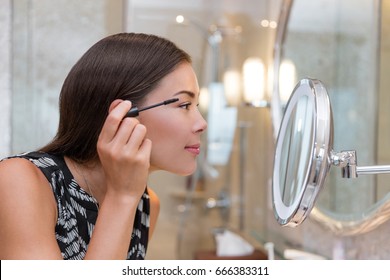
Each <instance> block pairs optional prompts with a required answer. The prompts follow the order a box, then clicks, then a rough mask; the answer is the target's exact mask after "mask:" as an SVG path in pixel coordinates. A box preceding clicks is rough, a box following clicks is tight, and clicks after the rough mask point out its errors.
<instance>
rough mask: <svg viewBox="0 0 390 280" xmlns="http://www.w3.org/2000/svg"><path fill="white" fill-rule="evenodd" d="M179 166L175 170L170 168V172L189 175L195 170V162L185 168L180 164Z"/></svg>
mask: <svg viewBox="0 0 390 280" xmlns="http://www.w3.org/2000/svg"><path fill="white" fill-rule="evenodd" d="M181 167H182V168H180V169H176V170H172V171H171V172H172V173H175V174H177V175H181V176H189V175H192V174H194V173H195V171H196V164H194V165H193V166H191V167H188V168H186V169H184V168H183V167H184V166H181Z"/></svg>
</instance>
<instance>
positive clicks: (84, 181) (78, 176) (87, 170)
mask: <svg viewBox="0 0 390 280" xmlns="http://www.w3.org/2000/svg"><path fill="white" fill-rule="evenodd" d="M65 162H66V164H67V166H68V168H69V170H70V171H71V173H72V175H73V177H74V179H75V180H76V182H77V184H78V185H79V186H80V187H81V188H82V189H83V190H84V191H86V192H87V193H89V194H90V195H91V196H92V197H94V198H95V199H96V200H97V202H98V203H99V204H101V202H102V201H103V198H104V195H105V193H106V189H105V185H104V184H102V182H105V178H104V172H103V170H102V167H101V165H100V163H96V162H93V163H83V164H81V163H77V162H76V161H74V160H72V159H70V158H68V157H65Z"/></svg>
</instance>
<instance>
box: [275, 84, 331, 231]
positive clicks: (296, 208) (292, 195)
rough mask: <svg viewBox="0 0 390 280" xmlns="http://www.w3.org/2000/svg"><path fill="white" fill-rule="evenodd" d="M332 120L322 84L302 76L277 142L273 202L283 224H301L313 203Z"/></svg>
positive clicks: (325, 164) (324, 167)
mask: <svg viewBox="0 0 390 280" xmlns="http://www.w3.org/2000/svg"><path fill="white" fill-rule="evenodd" d="M331 123H332V114H331V109H330V105H329V100H328V95H327V93H326V90H325V88H324V87H323V85H322V83H321V82H320V81H317V80H312V79H302V80H301V81H300V82H299V83H298V85H297V86H296V87H295V89H294V91H293V94H292V96H291V98H290V100H289V102H288V104H287V107H286V112H285V114H284V116H283V120H282V123H281V127H280V130H279V135H278V139H277V142H276V150H275V160H274V174H273V203H274V204H273V205H274V210H275V216H276V218H277V220H278V222H279V223H280V224H282V225H291V226H295V225H298V224H300V223H301V222H302V221H303V220H304V219H305V217H306V215H307V214H308V213H309V212H310V210H311V208H312V206H313V205H314V200H315V199H316V194H317V193H318V192H319V189H320V188H321V187H322V182H323V180H324V178H325V174H326V172H327V170H328V157H327V152H328V151H329V149H330V148H331V145H332V142H331V140H332V126H331ZM319 125H320V126H321V127H320V128H318V126H319Z"/></svg>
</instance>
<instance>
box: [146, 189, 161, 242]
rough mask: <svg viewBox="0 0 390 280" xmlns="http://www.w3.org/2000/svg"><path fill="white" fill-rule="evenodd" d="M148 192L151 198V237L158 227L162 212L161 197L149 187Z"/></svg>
mask: <svg viewBox="0 0 390 280" xmlns="http://www.w3.org/2000/svg"><path fill="white" fill-rule="evenodd" d="M148 194H149V200H150V228H149V239H150V238H151V237H152V235H153V232H154V229H155V227H156V223H157V218H158V215H159V214H160V199H159V198H158V196H157V194H156V193H155V192H154V191H153V190H152V189H151V188H149V187H148Z"/></svg>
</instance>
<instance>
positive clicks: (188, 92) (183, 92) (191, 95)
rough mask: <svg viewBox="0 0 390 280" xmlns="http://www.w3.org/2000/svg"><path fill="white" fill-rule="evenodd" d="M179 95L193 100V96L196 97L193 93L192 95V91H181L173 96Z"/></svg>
mask: <svg viewBox="0 0 390 280" xmlns="http://www.w3.org/2000/svg"><path fill="white" fill-rule="evenodd" d="M180 94H187V95H188V96H190V97H191V98H195V96H196V94H195V93H193V92H192V91H188V90H181V91H179V92H176V93H175V94H174V95H173V96H176V95H180Z"/></svg>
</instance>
